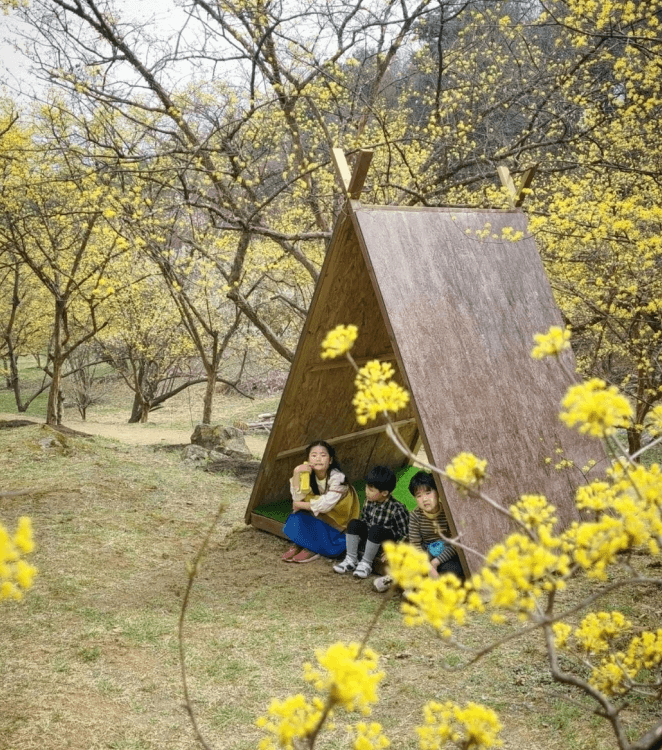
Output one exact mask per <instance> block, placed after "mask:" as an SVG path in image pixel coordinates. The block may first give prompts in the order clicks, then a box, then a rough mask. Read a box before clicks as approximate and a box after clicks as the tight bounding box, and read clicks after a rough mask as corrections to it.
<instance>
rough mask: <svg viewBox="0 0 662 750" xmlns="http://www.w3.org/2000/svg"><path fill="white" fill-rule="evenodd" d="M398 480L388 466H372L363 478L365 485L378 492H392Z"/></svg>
mask: <svg viewBox="0 0 662 750" xmlns="http://www.w3.org/2000/svg"><path fill="white" fill-rule="evenodd" d="M397 482H398V480H397V479H396V478H395V474H394V473H393V472H392V471H391V469H389V468H388V466H373V468H372V469H370V471H369V472H368V475H367V476H366V478H365V483H366V485H368V484H369V485H370V486H371V487H374V488H375V489H378V490H379V491H380V492H389V493H390V492H393V490H394V489H395V485H396V484H397Z"/></svg>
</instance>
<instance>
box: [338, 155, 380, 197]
mask: <svg viewBox="0 0 662 750" xmlns="http://www.w3.org/2000/svg"><path fill="white" fill-rule="evenodd" d="M372 154H373V152H372V151H371V150H367V149H361V150H360V151H359V152H358V154H357V155H356V159H355V161H354V169H353V170H351V171H350V168H349V164H348V163H347V159H346V158H345V152H344V151H343V150H342V149H341V148H332V149H331V158H332V159H333V166H334V167H335V170H336V176H337V177H338V181H339V182H340V184H341V186H342V188H343V190H344V191H345V194H346V196H347V197H348V198H351V199H352V200H358V199H359V197H360V195H361V191H362V190H363V185H364V183H365V178H366V177H367V175H368V169H369V168H370V162H371V161H372Z"/></svg>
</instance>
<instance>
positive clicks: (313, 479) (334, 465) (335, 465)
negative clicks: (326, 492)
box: [306, 440, 342, 495]
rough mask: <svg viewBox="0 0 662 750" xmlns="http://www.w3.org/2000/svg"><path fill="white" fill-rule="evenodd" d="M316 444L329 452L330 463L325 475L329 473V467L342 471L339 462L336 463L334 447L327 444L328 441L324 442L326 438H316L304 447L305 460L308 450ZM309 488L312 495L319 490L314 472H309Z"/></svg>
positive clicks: (308, 453) (316, 493)
mask: <svg viewBox="0 0 662 750" xmlns="http://www.w3.org/2000/svg"><path fill="white" fill-rule="evenodd" d="M318 445H321V446H322V448H326V450H327V451H328V453H329V458H330V459H331V463H330V464H329V469H328V472H327V477H328V475H329V473H330V472H331V469H338V471H342V469H341V468H340V464H339V463H338V459H337V458H336V449H335V448H334V447H333V446H332V445H329V443H327V442H326V440H316V441H315V442H314V443H311V444H310V445H309V446H308V447H307V448H306V460H308V457H309V456H310V451H312V449H313V448H316V447H317V446H318ZM310 489H311V491H312V493H313V495H319V494H320V490H319V487H318V485H317V477H316V476H315V472H314V471H311V472H310Z"/></svg>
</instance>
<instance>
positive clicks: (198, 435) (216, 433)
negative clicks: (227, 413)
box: [191, 423, 222, 451]
mask: <svg viewBox="0 0 662 750" xmlns="http://www.w3.org/2000/svg"><path fill="white" fill-rule="evenodd" d="M221 429H222V428H221V425H220V424H217V425H210V424H202V423H200V424H197V425H196V426H195V429H194V430H193V434H192V435H191V443H193V445H199V446H200V447H202V448H206V449H207V450H208V451H209V450H212V449H214V448H215V447H216V446H217V445H218V444H219V443H220V442H221Z"/></svg>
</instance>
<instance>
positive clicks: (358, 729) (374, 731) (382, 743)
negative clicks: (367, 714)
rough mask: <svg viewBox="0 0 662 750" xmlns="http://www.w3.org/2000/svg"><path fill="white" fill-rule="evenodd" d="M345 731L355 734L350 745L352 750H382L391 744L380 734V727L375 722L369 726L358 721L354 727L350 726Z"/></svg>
mask: <svg viewBox="0 0 662 750" xmlns="http://www.w3.org/2000/svg"><path fill="white" fill-rule="evenodd" d="M347 731H349V732H350V733H351V734H354V733H355V734H356V736H355V738H354V742H353V743H352V747H353V748H354V750H384V748H387V747H388V746H389V745H390V744H391V743H390V741H389V739H388V738H387V737H385V736H384V734H383V733H382V725H381V724H378V723H377V722H376V721H372V722H370V724H366V723H365V722H364V721H360V722H359V723H358V724H357V725H356V726H352V725H351V724H350V725H349V726H348V727H347Z"/></svg>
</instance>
